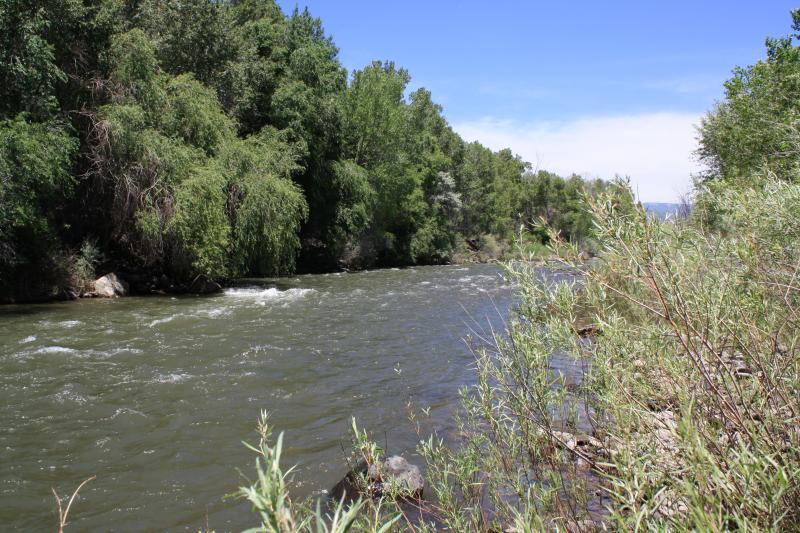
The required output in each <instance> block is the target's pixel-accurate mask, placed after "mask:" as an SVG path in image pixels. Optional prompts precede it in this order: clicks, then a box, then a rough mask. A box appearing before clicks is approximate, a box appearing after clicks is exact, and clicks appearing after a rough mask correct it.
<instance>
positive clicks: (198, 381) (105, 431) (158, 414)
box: [0, 265, 514, 532]
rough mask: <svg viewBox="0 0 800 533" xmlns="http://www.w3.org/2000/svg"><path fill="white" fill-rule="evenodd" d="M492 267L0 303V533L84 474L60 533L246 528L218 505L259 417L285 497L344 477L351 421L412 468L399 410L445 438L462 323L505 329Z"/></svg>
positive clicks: (20, 527)
mask: <svg viewBox="0 0 800 533" xmlns="http://www.w3.org/2000/svg"><path fill="white" fill-rule="evenodd" d="M513 298H514V291H513V287H511V286H510V284H509V283H508V282H507V281H506V280H505V279H504V278H503V275H502V270H501V269H500V268H498V267H497V266H494V265H474V266H468V267H464V266H441V267H417V268H408V269H402V270H376V271H367V272H358V273H346V274H344V273H343V274H326V275H308V276H299V277H296V278H283V279H275V280H253V282H252V283H249V282H248V283H244V284H243V285H242V286H237V287H235V288H230V289H227V290H226V291H225V292H224V293H222V294H218V295H214V296H205V297H199V296H184V297H169V296H165V297H141V298H139V297H130V298H121V299H117V300H80V301H77V302H67V303H53V304H46V305H26V306H23V305H16V306H4V307H0V363H1V364H2V373H0V401H2V405H3V406H4V407H3V410H2V414H0V454H2V455H0V457H2V459H0V465H1V466H2V468H0V526H2V527H1V528H0V529H2V530H3V531H26V532H27V531H54V530H55V524H56V518H55V515H54V512H55V511H54V509H55V503H54V500H53V496H52V493H51V487H54V488H56V490H58V491H59V493H60V494H62V496H63V495H65V494H69V493H70V492H71V491H72V490H73V489H74V488H75V487H76V486H77V485H78V484H79V483H80V482H81V481H82V480H84V479H86V478H88V477H89V476H92V475H95V476H97V478H96V479H95V480H94V481H92V482H90V483H89V484H87V485H86V486H85V487H84V489H83V490H82V492H81V494H80V498H79V500H78V501H77V502H76V503H75V504H74V505H73V508H72V510H71V512H70V521H69V522H70V524H69V526H68V527H67V529H66V531H67V532H70V531H118V532H127V531H198V530H200V529H203V528H205V527H206V524H208V526H209V528H211V529H216V530H217V531H228V530H234V531H235V530H240V529H243V528H246V527H251V526H255V525H257V524H258V520H257V517H256V515H254V514H251V513H250V512H249V510H248V506H247V505H246V504H244V503H242V502H237V501H231V500H226V501H223V499H222V497H223V496H224V495H226V494H229V493H231V492H233V491H234V490H235V489H236V487H237V486H238V485H239V484H240V482H241V480H242V478H241V475H240V473H239V471H241V472H242V473H244V474H245V475H250V474H253V473H254V468H253V464H254V456H253V454H252V453H251V452H250V451H248V450H247V449H245V447H244V446H243V445H242V441H243V440H247V441H254V440H255V433H254V427H255V422H256V419H257V417H258V414H259V411H260V410H261V409H267V410H268V411H269V412H270V413H271V421H272V423H273V425H274V426H275V428H276V430H278V431H285V432H286V435H285V450H284V459H283V464H284V466H285V467H288V466H291V465H293V464H297V465H298V470H297V472H296V475H295V479H296V482H297V483H296V485H295V486H294V489H293V490H294V494H295V495H296V496H297V497H305V496H308V495H323V494H324V490H325V489H328V488H330V487H332V486H333V485H334V484H335V483H336V482H337V481H338V480H339V479H340V478H341V477H342V475H343V474H344V473H345V470H346V463H345V460H344V455H343V447H345V448H346V447H347V444H348V429H349V425H350V417H351V416H355V417H356V418H357V419H358V421H359V424H360V425H361V426H362V427H365V428H367V429H368V430H370V431H371V432H372V433H373V434H374V437H375V439H376V440H378V441H379V442H380V444H381V445H385V446H386V447H387V448H388V451H389V452H390V453H403V454H405V455H406V456H407V457H409V459H411V462H417V463H419V460H418V459H417V458H415V457H414V448H415V446H416V443H417V440H418V439H417V436H416V434H415V433H414V431H413V428H412V425H411V423H410V422H409V421H408V418H407V412H406V407H405V404H406V402H407V401H408V400H411V401H413V403H414V405H415V406H416V407H417V409H421V408H428V407H430V416H429V417H423V431H426V432H430V431H436V432H437V433H439V434H442V435H444V436H445V437H446V436H447V435H448V434H450V433H451V432H452V431H453V427H452V425H451V418H450V416H451V414H452V412H453V409H454V408H456V407H457V404H458V389H459V387H461V386H464V385H469V384H471V383H472V382H473V380H474V377H473V376H474V374H473V371H472V369H471V365H472V361H473V356H472V355H471V354H470V351H469V350H468V349H467V347H466V344H465V342H464V338H465V337H466V336H467V335H469V333H470V331H478V332H481V331H484V332H485V331H488V330H489V329H490V327H491V328H495V329H498V328H502V322H503V319H504V318H505V317H506V316H507V313H508V310H509V308H510V307H511V305H512V303H513Z"/></svg>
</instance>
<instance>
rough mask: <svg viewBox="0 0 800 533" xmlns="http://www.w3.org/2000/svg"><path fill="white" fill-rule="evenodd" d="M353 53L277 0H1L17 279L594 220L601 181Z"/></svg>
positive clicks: (382, 259)
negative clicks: (519, 145) (559, 166)
mask: <svg viewBox="0 0 800 533" xmlns="http://www.w3.org/2000/svg"><path fill="white" fill-rule="evenodd" d="M337 54H338V50H337V48H336V46H335V45H334V43H333V41H332V39H331V38H330V37H329V36H328V35H326V34H325V32H324V30H323V28H322V25H321V23H320V21H319V20H318V19H316V18H314V17H312V16H311V15H310V14H309V12H308V11H298V10H295V11H294V12H293V13H292V14H291V15H288V16H287V15H285V14H284V13H283V12H282V11H281V9H280V8H279V7H278V6H277V4H275V2H274V1H273V0H239V1H209V0H180V1H178V0H138V1H137V0H127V1H125V2H123V1H121V0H82V1H81V0H74V1H69V2H63V1H58V0H38V1H34V2H28V1H22V0H0V280H2V283H1V284H0V287H2V289H0V293H4V295H5V297H6V298H8V297H9V296H13V295H14V294H16V295H17V296H18V297H25V296H32V295H35V294H36V293H37V292H42V291H44V292H48V291H49V292H53V291H54V290H57V289H58V288H64V287H70V286H73V287H74V286H79V285H80V284H81V283H82V282H83V281H85V279H86V278H87V277H91V275H93V267H94V266H96V265H105V266H109V265H113V266H114V267H115V268H121V269H123V270H125V269H127V270H128V271H140V272H148V273H150V272H152V273H165V274H167V275H169V276H171V277H173V278H174V279H180V280H186V279H190V278H191V277H193V276H195V275H197V274H205V275H208V276H211V277H215V278H227V277H235V276H242V275H274V274H282V273H288V272H291V271H293V270H295V269H297V268H300V269H302V270H306V271H312V270H330V269H335V268H341V267H352V268H359V267H366V266H373V265H408V264H415V263H439V262H445V261H448V260H450V259H451V258H452V257H453V255H454V254H455V253H458V252H459V250H463V249H465V246H466V244H465V243H468V242H480V240H481V238H483V237H485V236H487V235H491V236H493V237H494V238H497V239H502V240H508V239H510V238H512V237H513V235H514V234H515V233H517V232H518V231H519V230H520V228H524V227H527V226H530V225H531V224H532V223H533V222H534V221H536V220H538V219H539V218H540V217H544V218H545V219H546V220H547V222H549V223H551V224H554V225H555V226H556V227H559V228H560V229H562V230H563V232H564V233H565V234H566V235H568V236H569V237H570V238H572V239H574V240H583V239H586V238H587V236H588V235H589V234H590V231H591V226H590V221H589V219H588V217H587V215H586V214H585V213H584V211H583V210H582V208H581V207H580V201H579V200H580V198H581V196H582V195H583V194H584V193H585V192H589V193H595V192H597V191H599V190H602V189H605V188H606V186H607V185H606V184H605V183H604V182H600V181H596V182H591V183H585V182H584V181H583V180H581V179H580V178H579V177H571V178H569V179H562V178H560V177H558V176H556V175H554V174H550V173H547V172H532V171H531V168H530V166H529V165H528V164H527V163H525V162H524V161H522V160H521V159H520V158H519V157H518V156H516V155H514V154H513V153H512V152H511V151H510V150H501V151H499V152H492V151H491V150H489V149H487V148H486V147H484V146H482V145H480V144H478V143H467V142H465V141H464V140H463V139H461V138H460V137H459V136H458V135H457V134H456V133H455V132H454V131H453V130H452V128H451V127H450V126H449V125H448V123H447V121H446V120H445V119H444V117H443V116H442V109H441V107H440V106H439V105H437V104H436V103H434V101H433V99H432V97H431V94H430V92H429V91H427V90H425V89H418V90H416V91H414V92H412V93H410V94H407V93H408V83H409V80H410V76H409V74H408V72H407V71H405V70H404V69H401V68H398V67H396V66H395V65H394V64H393V63H392V62H373V63H372V64H370V65H367V66H366V67H365V68H363V69H362V70H359V71H356V72H354V73H352V75H350V76H348V73H347V72H346V71H345V69H344V68H343V67H342V65H341V64H340V62H339V60H338V58H337ZM541 237H542V238H546V237H545V236H544V234H542V235H541ZM0 296H2V294H0Z"/></svg>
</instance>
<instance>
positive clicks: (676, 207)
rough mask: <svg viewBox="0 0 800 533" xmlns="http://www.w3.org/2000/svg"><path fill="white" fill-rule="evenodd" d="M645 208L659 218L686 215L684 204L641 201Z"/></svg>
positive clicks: (664, 218)
mask: <svg viewBox="0 0 800 533" xmlns="http://www.w3.org/2000/svg"><path fill="white" fill-rule="evenodd" d="M642 205H643V206H644V208H645V210H646V211H647V212H648V213H650V214H651V215H653V216H655V217H656V218H658V219H659V220H666V219H667V218H677V217H683V216H686V213H685V209H684V207H685V206H684V204H671V203H664V202H643V203H642Z"/></svg>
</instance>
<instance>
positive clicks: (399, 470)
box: [367, 455, 425, 498]
mask: <svg viewBox="0 0 800 533" xmlns="http://www.w3.org/2000/svg"><path fill="white" fill-rule="evenodd" d="M367 477H368V478H369V481H370V482H372V483H382V484H383V487H382V492H384V493H385V492H389V493H391V494H397V495H399V496H403V497H412V498H420V497H422V491H423V489H424V488H425V480H424V479H423V478H422V474H421V473H420V471H419V468H418V467H417V466H416V465H412V464H411V463H409V462H408V461H407V460H406V459H405V457H401V456H399V455H392V456H391V457H387V458H386V460H384V461H383V463H379V464H377V465H375V464H373V465H371V466H370V468H369V471H368V472H367Z"/></svg>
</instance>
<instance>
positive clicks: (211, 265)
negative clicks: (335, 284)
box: [91, 30, 308, 278]
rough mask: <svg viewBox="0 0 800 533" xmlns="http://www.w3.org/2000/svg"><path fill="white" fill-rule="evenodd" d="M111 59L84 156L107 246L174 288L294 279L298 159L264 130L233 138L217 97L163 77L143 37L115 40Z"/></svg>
mask: <svg viewBox="0 0 800 533" xmlns="http://www.w3.org/2000/svg"><path fill="white" fill-rule="evenodd" d="M108 60H109V62H110V63H111V79H110V81H109V83H108V87H107V89H108V91H109V95H108V96H109V99H110V100H111V103H109V104H107V105H105V106H103V107H101V108H100V109H99V110H98V113H97V115H96V117H95V118H96V123H95V127H94V130H93V132H92V137H91V148H92V158H93V162H94V171H95V173H96V175H97V176H99V177H100V179H101V180H103V181H104V182H105V183H106V184H107V189H108V190H110V191H111V203H112V209H111V213H112V216H111V217H110V222H111V224H112V228H111V233H112V236H113V237H114V238H115V240H116V241H117V242H122V243H126V244H125V245H126V246H127V247H128V249H127V250H125V251H126V252H128V253H130V254H131V255H133V256H134V257H136V258H137V259H138V260H139V261H141V262H142V263H143V264H144V265H146V266H150V265H160V266H161V267H162V268H164V269H165V270H168V271H170V272H172V273H173V274H175V275H177V276H179V277H181V278H190V277H191V276H194V275H196V274H206V275H209V276H214V277H225V276H238V275H246V274H281V273H285V272H289V271H291V270H292V269H293V267H294V262H295V256H296V255H297V251H298V250H299V247H300V240H299V231H300V225H301V224H302V222H303V221H304V220H305V219H306V217H307V215H308V208H307V204H306V201H305V198H304V197H303V193H302V191H301V190H300V189H299V188H298V187H297V186H296V185H295V184H294V183H293V181H292V178H293V177H294V174H296V173H297V172H299V171H300V170H302V168H301V167H300V166H299V164H298V163H297V161H298V159H299V158H300V156H301V154H300V153H298V150H297V149H296V148H295V147H293V146H292V145H291V144H290V143H288V142H287V140H286V139H284V138H283V137H282V136H281V134H280V133H279V132H277V131H275V130H273V129H271V128H264V129H263V130H262V131H261V132H259V133H258V134H256V135H253V136H251V137H250V138H248V139H239V138H238V137H237V135H236V127H235V126H236V125H235V124H234V123H233V121H232V120H231V119H230V118H229V117H228V116H227V115H226V114H225V112H224V111H223V109H222V107H221V105H220V103H219V101H218V98H217V95H216V93H215V92H214V90H213V89H210V88H208V87H206V86H204V85H203V84H202V83H200V82H199V81H197V80H196V79H194V77H193V76H192V75H191V74H181V75H179V76H170V75H168V74H165V73H163V72H160V71H159V70H158V68H157V65H158V61H157V59H156V51H155V45H154V43H152V42H151V41H150V40H149V39H147V37H146V36H145V35H144V34H143V33H142V32H141V30H132V31H130V32H128V33H125V34H122V35H119V36H117V37H116V38H115V40H114V43H113V45H112V49H111V50H110V52H109V54H108Z"/></svg>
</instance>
